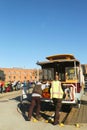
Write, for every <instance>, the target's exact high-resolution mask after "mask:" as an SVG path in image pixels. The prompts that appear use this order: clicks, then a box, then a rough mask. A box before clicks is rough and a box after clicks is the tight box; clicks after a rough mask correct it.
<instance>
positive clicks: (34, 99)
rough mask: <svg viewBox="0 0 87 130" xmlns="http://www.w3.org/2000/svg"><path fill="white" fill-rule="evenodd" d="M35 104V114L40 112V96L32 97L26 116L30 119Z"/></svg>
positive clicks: (37, 114)
mask: <svg viewBox="0 0 87 130" xmlns="http://www.w3.org/2000/svg"><path fill="white" fill-rule="evenodd" d="M35 106H36V116H39V114H40V108H41V107H40V97H32V101H31V105H30V107H29V112H28V117H29V118H30V119H31V116H32V112H33V109H34V107H35Z"/></svg>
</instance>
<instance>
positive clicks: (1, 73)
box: [0, 68, 39, 81]
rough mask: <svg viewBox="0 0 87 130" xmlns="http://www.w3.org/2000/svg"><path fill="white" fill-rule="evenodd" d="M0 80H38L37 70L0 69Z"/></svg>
mask: <svg viewBox="0 0 87 130" xmlns="http://www.w3.org/2000/svg"><path fill="white" fill-rule="evenodd" d="M0 78H1V79H2V80H4V81H25V80H30V81H34V80H38V79H39V70H37V69H23V68H0Z"/></svg>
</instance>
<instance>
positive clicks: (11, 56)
mask: <svg viewBox="0 0 87 130" xmlns="http://www.w3.org/2000/svg"><path fill="white" fill-rule="evenodd" d="M63 53H64V54H68V53H69V54H74V55H75V57H76V58H77V59H78V60H80V61H81V63H82V64H86V63H87V0H0V67H2V68H4V67H6V68H9V67H10V68H13V67H19V68H20V67H21V68H30V69H31V68H38V66H37V65H36V62H37V61H44V60H45V57H46V56H50V55H53V54H63Z"/></svg>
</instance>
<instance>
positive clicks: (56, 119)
mask: <svg viewBox="0 0 87 130" xmlns="http://www.w3.org/2000/svg"><path fill="white" fill-rule="evenodd" d="M53 103H54V106H55V116H54V122H59V118H60V114H59V112H60V109H61V106H62V99H57V98H53Z"/></svg>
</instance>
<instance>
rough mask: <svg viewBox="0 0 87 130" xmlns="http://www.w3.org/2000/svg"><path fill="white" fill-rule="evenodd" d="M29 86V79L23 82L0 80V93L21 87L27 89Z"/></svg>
mask: <svg viewBox="0 0 87 130" xmlns="http://www.w3.org/2000/svg"><path fill="white" fill-rule="evenodd" d="M30 86H31V82H30V81H29V80H27V81H24V82H20V81H9V82H4V81H2V80H0V93H5V92H11V91H17V90H20V89H21V88H23V87H26V88H27V89H28V88H29V87H30Z"/></svg>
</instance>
